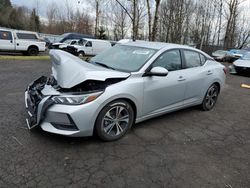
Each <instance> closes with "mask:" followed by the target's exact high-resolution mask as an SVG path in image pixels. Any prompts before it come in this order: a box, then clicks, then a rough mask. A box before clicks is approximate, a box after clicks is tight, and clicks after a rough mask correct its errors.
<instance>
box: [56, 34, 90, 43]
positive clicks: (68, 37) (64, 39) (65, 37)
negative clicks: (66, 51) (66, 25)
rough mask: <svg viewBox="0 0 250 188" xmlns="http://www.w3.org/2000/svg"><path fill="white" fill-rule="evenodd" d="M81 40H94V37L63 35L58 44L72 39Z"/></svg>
mask: <svg viewBox="0 0 250 188" xmlns="http://www.w3.org/2000/svg"><path fill="white" fill-rule="evenodd" d="M82 38H88V39H95V37H94V36H91V35H86V34H80V33H64V34H63V35H61V36H60V37H59V41H58V42H60V43H63V42H64V41H66V40H69V39H70V40H73V39H78V40H80V39H82Z"/></svg>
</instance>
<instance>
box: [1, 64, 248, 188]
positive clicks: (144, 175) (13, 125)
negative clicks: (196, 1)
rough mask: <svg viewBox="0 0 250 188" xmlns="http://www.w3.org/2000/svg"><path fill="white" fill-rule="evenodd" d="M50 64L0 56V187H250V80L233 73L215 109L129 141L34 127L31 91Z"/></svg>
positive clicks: (185, 113) (140, 129) (187, 114)
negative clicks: (29, 114) (29, 115)
mask: <svg viewBox="0 0 250 188" xmlns="http://www.w3.org/2000/svg"><path fill="white" fill-rule="evenodd" d="M49 73H50V63H49V62H48V61H36V62H33V61H8V62H3V61H0V91H1V92H0V95H1V97H0V187H1V188H3V187H8V188H9V187H11V188H14V187H53V188H54V187H108V188H110V187H115V188H119V187H136V188H137V187H142V188H145V187H191V188H196V187H197V188H200V187H228V188H234V187H235V188H238V187H240V188H241V187H242V188H244V187H246V188H247V187H250V90H249V89H243V88H240V84H241V83H249V84H250V78H246V77H241V76H232V75H228V78H227V85H226V87H225V89H224V90H223V92H222V93H221V95H220V98H219V100H218V103H217V105H216V107H215V108H214V109H213V110H212V111H210V112H203V111H200V110H199V109H197V108H189V109H185V110H181V111H179V112H174V113H171V114H168V115H164V116H161V117H158V118H155V119H152V120H149V121H145V122H143V123H140V124H138V125H135V126H134V127H133V128H132V130H131V131H130V132H129V134H127V136H125V137H124V138H123V139H121V140H119V141H116V142H111V143H104V142H101V141H100V140H98V139H97V138H95V137H90V138H67V137H62V136H57V135H53V134H48V133H45V132H43V131H41V130H39V129H37V130H35V131H32V132H30V131H28V130H27V129H26V124H25V110H24V90H25V87H26V86H27V84H28V83H30V82H31V81H32V80H34V79H36V78H37V77H38V76H40V75H44V74H45V75H48V74H49Z"/></svg>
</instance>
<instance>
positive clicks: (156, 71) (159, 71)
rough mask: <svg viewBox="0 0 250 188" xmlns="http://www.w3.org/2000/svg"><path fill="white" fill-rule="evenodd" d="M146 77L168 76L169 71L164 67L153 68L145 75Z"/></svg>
mask: <svg viewBox="0 0 250 188" xmlns="http://www.w3.org/2000/svg"><path fill="white" fill-rule="evenodd" d="M144 75H145V76H167V75H168V70H167V69H165V68H163V67H153V68H152V69H151V70H150V71H149V72H146V73H145V74H144Z"/></svg>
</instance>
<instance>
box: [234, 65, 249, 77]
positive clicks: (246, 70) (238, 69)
mask: <svg viewBox="0 0 250 188" xmlns="http://www.w3.org/2000/svg"><path fill="white" fill-rule="evenodd" d="M234 68H235V70H236V72H237V73H239V74H244V75H247V76H250V68H248V67H238V66H234Z"/></svg>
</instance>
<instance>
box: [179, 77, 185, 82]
mask: <svg viewBox="0 0 250 188" xmlns="http://www.w3.org/2000/svg"><path fill="white" fill-rule="evenodd" d="M184 80H186V79H185V78H183V76H179V78H178V81H179V82H181V81H184Z"/></svg>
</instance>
